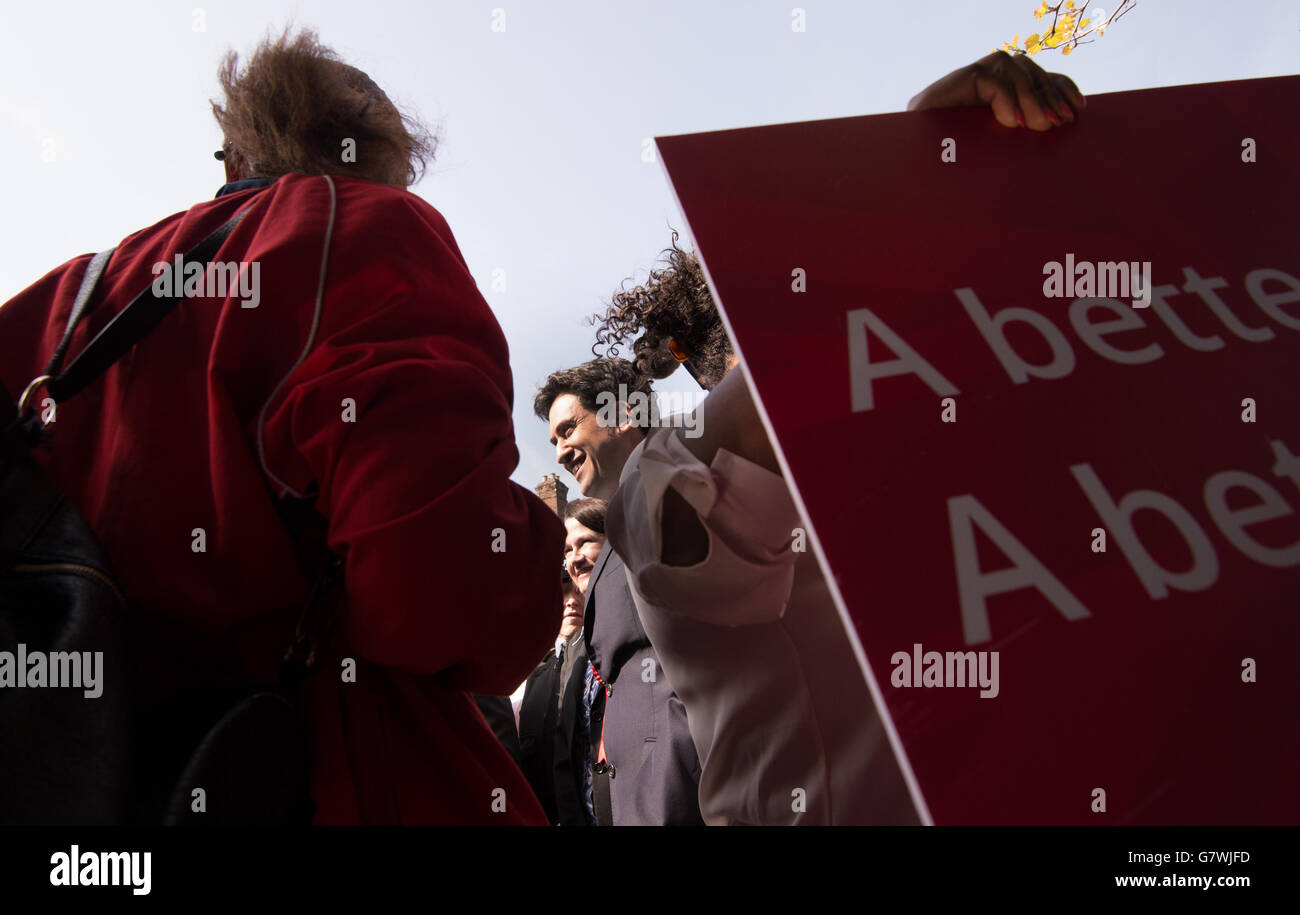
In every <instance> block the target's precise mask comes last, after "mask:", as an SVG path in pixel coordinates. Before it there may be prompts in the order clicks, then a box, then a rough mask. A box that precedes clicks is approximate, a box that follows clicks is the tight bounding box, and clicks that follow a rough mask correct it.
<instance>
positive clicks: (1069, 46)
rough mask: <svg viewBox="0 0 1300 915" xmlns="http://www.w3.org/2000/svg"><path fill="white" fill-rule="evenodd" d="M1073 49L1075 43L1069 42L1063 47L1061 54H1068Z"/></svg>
mask: <svg viewBox="0 0 1300 915" xmlns="http://www.w3.org/2000/svg"><path fill="white" fill-rule="evenodd" d="M1073 50H1074V45H1068V44H1067V45H1066V46H1065V47H1063V48H1061V54H1062V56H1064V55H1066V54H1069V53H1070V52H1071V51H1073Z"/></svg>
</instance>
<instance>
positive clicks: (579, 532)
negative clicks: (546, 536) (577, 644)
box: [564, 518, 605, 619]
mask: <svg viewBox="0 0 1300 915" xmlns="http://www.w3.org/2000/svg"><path fill="white" fill-rule="evenodd" d="M564 529H565V530H566V531H567V532H568V533H567V536H565V538H564V567H565V568H566V569H568V570H569V577H570V578H572V579H573V583H574V584H576V585H577V586H578V592H579V595H580V596H582V597H585V596H586V594H587V580H588V579H589V578H591V570H592V569H594V568H595V567H596V558H597V557H598V556H600V548H601V547H603V546H604V545H605V535H604V534H597V533H596V532H595V531H593V530H592V529H591V528H589V527H584V526H583V525H581V524H579V523H578V519H577V518H569V519H568V520H566V521H565V522H564ZM581 613H582V611H581V608H579V619H581Z"/></svg>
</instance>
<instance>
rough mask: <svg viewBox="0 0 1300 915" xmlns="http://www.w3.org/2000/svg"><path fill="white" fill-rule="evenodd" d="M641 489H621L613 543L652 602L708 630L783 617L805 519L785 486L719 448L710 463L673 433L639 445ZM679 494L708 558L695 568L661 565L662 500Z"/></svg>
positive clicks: (612, 529)
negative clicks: (704, 538) (694, 518)
mask: <svg viewBox="0 0 1300 915" xmlns="http://www.w3.org/2000/svg"><path fill="white" fill-rule="evenodd" d="M628 467H629V470H631V469H635V470H636V471H639V473H640V480H639V485H633V486H625V487H623V488H622V489H620V490H619V493H618V495H616V496H615V499H616V500H617V501H618V506H617V509H611V520H613V518H614V516H616V515H617V516H619V517H618V518H617V521H616V522H615V523H611V525H610V535H609V536H610V540H611V542H612V543H613V544H614V548H615V549H616V550H618V553H619V555H620V556H622V557H623V561H624V563H625V565H626V566H627V569H628V574H629V575H630V576H632V577H633V580H634V583H635V584H636V586H637V589H638V590H639V591H640V592H641V593H642V594H643V595H644V596H645V598H646V600H648V601H649V602H650V603H652V604H654V605H656V606H657V607H661V608H663V610H664V612H665V613H670V614H676V615H681V616H688V617H690V618H692V619H695V620H697V621H699V622H702V623H713V624H717V625H725V626H744V625H748V624H753V623H770V622H773V621H775V620H778V619H780V618H781V616H782V615H783V614H784V613H785V608H786V604H787V602H788V601H789V599H790V587H791V584H792V582H793V580H794V564H795V562H796V561H797V560H798V558H799V554H798V553H797V552H795V550H794V542H795V537H794V529H795V528H796V527H799V526H800V524H801V522H800V520H799V513H798V511H797V510H796V509H795V506H794V503H793V501H792V500H791V498H790V492H789V489H788V488H787V487H786V485H785V480H784V479H782V478H781V477H780V476H777V475H776V474H773V473H771V472H770V471H768V470H765V469H763V468H762V467H759V466H758V465H756V464H753V463H751V462H749V461H747V460H745V459H744V458H740V457H737V456H736V455H734V454H732V453H731V452H729V451H725V450H719V451H718V453H717V454H716V455H715V456H714V459H713V463H712V465H711V466H706V465H705V464H704V463H703V462H702V461H700V460H699V459H697V458H696V457H695V456H694V455H692V454H691V453H690V451H688V450H687V448H686V446H685V445H684V444H683V443H682V441H681V439H679V438H678V437H677V435H676V434H675V431H674V430H673V429H667V428H665V429H656V430H654V431H652V432H651V433H650V435H649V436H647V438H646V441H645V442H644V444H643V446H642V451H641V457H640V461H639V463H637V464H636V465H635V468H633V463H632V462H631V461H629V463H628ZM669 487H671V488H673V489H675V490H676V491H677V492H678V493H679V494H680V495H681V496H682V497H683V498H684V499H685V500H686V501H687V502H688V503H689V504H690V505H691V507H692V508H694V509H695V511H696V513H697V514H698V516H699V519H700V523H701V524H703V525H704V528H705V530H706V531H707V532H708V536H709V551H708V554H707V555H706V556H705V558H704V559H703V560H702V561H701V562H699V563H698V564H696V565H693V566H669V565H664V564H663V563H662V562H661V561H660V557H661V556H662V542H663V530H662V525H661V518H662V513H663V498H664V494H665V493H666V492H667V490H668V489H669Z"/></svg>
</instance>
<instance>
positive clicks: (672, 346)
mask: <svg viewBox="0 0 1300 915" xmlns="http://www.w3.org/2000/svg"><path fill="white" fill-rule="evenodd" d="M668 352H670V353H672V354H673V358H674V359H676V360H677V361H678V362H685V361H686V360H687V359H689V358H690V356H688V355H686V352H685V351H684V350H683V349H682V348H681V347H679V346H678V345H677V341H676V340H674V339H673V338H672V337H669V338H668Z"/></svg>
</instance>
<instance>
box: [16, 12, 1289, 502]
mask: <svg viewBox="0 0 1300 915" xmlns="http://www.w3.org/2000/svg"><path fill="white" fill-rule="evenodd" d="M797 5H798V6H800V7H802V8H803V9H804V10H805V11H806V24H807V30H806V31H805V32H803V33H796V32H794V31H792V29H791V22H792V15H791V11H792V9H794V8H795V6H796V3H795V2H787V0H781V2H777V0H725V2H724V0H659V2H649V0H603V2H594V0H484V2H474V0H429V2H411V3H402V2H395V0H366V2H345V0H320V2H313V0H302V2H297V3H293V2H283V0H237V2H208V3H201V4H197V3H195V2H193V0H189V2H185V3H178V2H173V3H166V2H146V0H134V2H133V0H117V2H114V3H111V4H109V3H104V2H102V0H86V2H76V0H59V2H51V3H32V4H29V3H17V2H14V0H5V4H4V9H3V22H4V26H3V31H2V32H0V168H2V169H3V174H4V176H5V179H6V187H5V191H4V201H5V206H4V209H3V225H2V226H0V301H3V300H5V299H8V298H9V297H10V296H12V295H13V294H15V293H17V292H18V291H20V290H21V289H23V288H24V287H26V286H27V285H28V284H30V283H31V282H33V281H35V280H36V279H37V278H39V277H40V276H41V275H42V274H44V273H45V272H47V271H48V270H50V269H52V268H53V267H56V266H58V265H59V264H61V263H63V262H64V261H66V260H68V259H69V258H72V257H74V256H76V255H78V254H83V253H86V252H90V251H97V250H100V249H102V248H106V247H108V246H110V245H113V244H116V243H117V242H118V241H119V240H120V239H121V238H122V237H123V236H125V235H127V234H130V233H131V232H134V231H136V230H137V229H140V228H143V227H144V226H147V225H150V224H152V223H154V222H157V221H158V220H160V219H163V218H164V217H166V216H168V215H170V214H172V213H175V212H178V211H181V210H184V209H186V208H188V207H190V206H192V205H193V204H195V203H198V202H200V201H203V200H207V199H209V198H211V196H212V195H213V194H214V193H215V192H216V190H217V188H218V187H219V186H220V185H221V183H222V181H223V177H222V171H221V165H220V164H219V163H218V162H216V161H215V160H214V159H213V158H212V151H213V150H215V149H216V148H217V147H218V146H219V145H220V143H221V134H220V131H219V130H218V129H217V126H216V122H215V121H214V120H213V119H212V116H211V113H210V109H209V105H208V100H209V99H211V98H213V97H215V96H216V94H217V81H216V69H217V64H218V62H219V60H220V58H221V55H222V54H223V52H225V51H226V50H227V49H229V48H234V49H235V50H237V51H240V52H241V53H246V52H247V51H249V50H250V49H251V48H252V47H253V45H254V44H255V43H256V42H257V41H258V40H259V39H260V38H261V37H262V36H263V35H264V34H265V32H266V31H267V30H268V29H278V28H280V27H282V26H283V25H284V24H286V23H288V22H290V21H292V22H294V23H295V24H297V25H299V26H311V27H314V28H315V29H317V31H318V32H319V34H320V37H321V40H322V41H323V42H324V43H325V44H327V45H330V46H332V47H333V48H334V49H335V50H336V51H337V52H339V54H340V55H341V56H342V57H343V58H344V59H345V60H346V61H348V62H349V63H352V64H353V65H355V66H358V67H360V68H361V69H363V70H365V71H367V72H368V73H369V74H370V75H371V77H372V78H374V80H375V81H376V82H377V83H379V85H380V86H382V87H383V88H384V89H385V90H386V91H387V93H388V94H389V95H390V96H391V97H392V98H393V99H394V100H395V101H397V102H398V103H399V104H401V105H403V106H406V107H408V108H410V109H413V110H414V111H416V112H417V113H419V114H420V115H421V116H422V117H424V118H425V119H426V121H428V122H430V123H432V124H433V125H435V126H437V127H438V128H439V129H440V131H441V133H442V137H443V141H444V142H443V145H442V147H441V150H440V153H439V156H438V160H437V162H436V163H435V165H434V166H433V168H432V169H431V170H430V173H429V175H428V176H427V177H426V178H425V179H424V180H423V181H422V182H421V183H420V184H418V185H416V186H415V187H414V188H413V191H414V192H415V193H417V194H419V195H420V196H421V197H423V198H424V199H426V200H428V201H429V202H430V203H431V204H433V205H434V206H435V207H437V208H438V209H439V210H440V211H441V212H442V213H443V214H444V215H445V216H446V217H447V220H448V222H449V223H450V225H451V227H452V230H453V232H454V233H455V235H456V238H457V240H458V242H459V244H460V247H461V250H462V251H463V252H464V254H465V257H466V260H467V261H468V263H469V267H470V270H471V271H472V272H473V274H474V276H475V278H476V279H477V281H478V284H479V287H480V289H481V290H482V291H483V294H484V295H485V297H486V298H487V300H488V302H489V303H491V305H492V307H493V309H494V311H495V312H496V315H497V318H498V319H499V320H500V322H501V325H502V327H503V328H504V330H505V334H506V338H507V340H508V341H509V343H510V350H511V367H512V369H513V372H514V381H515V404H516V410H515V424H516V437H517V439H518V443H519V448H520V454H521V463H520V467H519V469H518V471H516V473H515V479H516V480H518V481H519V482H520V483H522V484H524V485H527V486H528V487H530V488H531V487H532V486H533V485H535V484H536V483H537V482H538V481H539V480H540V479H541V477H542V475H543V474H545V473H550V472H553V471H555V470H556V469H557V467H556V465H555V462H554V449H553V448H552V447H551V446H550V445H549V444H548V443H547V441H546V439H547V437H548V433H547V431H546V428H545V425H544V424H543V423H542V422H541V421H540V420H537V419H535V418H534V417H533V415H532V410H531V402H532V396H533V393H534V392H535V390H536V387H537V386H538V384H540V383H541V381H542V380H544V378H545V376H546V374H547V373H548V372H550V371H552V370H554V369H558V368H567V367H569V366H572V365H574V364H576V363H578V362H582V361H584V360H586V359H589V358H591V352H590V347H591V344H592V343H593V342H594V337H593V330H592V328H590V327H588V326H587V325H586V324H585V323H584V318H585V317H586V316H588V315H590V314H592V313H593V312H595V311H596V310H598V309H600V308H601V307H602V306H603V304H604V303H605V302H606V301H607V299H608V296H609V295H610V293H611V292H612V291H613V290H615V289H616V288H617V287H618V285H619V284H620V283H621V282H622V281H623V279H624V278H627V277H630V276H635V277H638V278H639V277H642V276H644V272H645V269H646V268H647V267H649V266H650V264H651V263H652V262H653V261H654V259H655V258H656V256H657V254H658V252H659V251H660V250H661V249H662V248H664V247H665V246H666V245H667V243H668V240H669V227H670V226H671V227H676V228H679V229H683V230H684V229H685V223H684V220H683V219H682V217H681V214H680V212H679V211H678V209H677V206H676V204H675V202H674V199H673V195H672V192H671V189H670V188H669V186H668V183H667V179H666V177H665V176H664V173H663V170H662V168H661V166H660V165H659V164H658V163H657V162H645V161H643V158H642V150H643V140H644V139H645V138H648V137H653V136H656V135H667V134H678V133H692V132H697V131H705V130H717V129H723V128H732V127H743V126H751V125H759V124H772V123H781V122H788V121H803V120H814V119H819V118H830V117H844V116H849V115H856V114H878V113H883V112H891V111H900V110H902V109H903V108H904V107H905V106H906V104H907V100H908V99H909V98H910V97H911V96H912V95H913V94H915V93H916V92H917V91H919V90H920V89H922V88H923V87H924V86H926V85H927V84H929V83H930V82H932V81H933V80H935V79H937V78H938V77H940V76H942V75H943V74H945V73H947V72H948V71H950V70H953V69H955V68H957V67H959V66H961V65H963V64H966V63H969V62H971V61H973V60H975V59H977V58H979V57H982V56H983V55H985V54H987V53H988V52H989V51H990V49H992V48H993V47H994V46H998V45H1000V44H1001V43H1002V42H1003V41H1007V40H1010V39H1011V37H1012V36H1013V35H1016V34H1019V35H1020V36H1022V37H1024V36H1026V35H1028V34H1029V33H1030V32H1035V31H1041V30H1042V26H1041V24H1039V23H1036V22H1035V20H1034V18H1033V15H1032V12H1033V9H1034V7H1035V6H1036V5H1037V3H1036V2H1035V0H985V2H981V3H974V2H942V0H937V2H924V3H922V2H911V0H895V2H892V3H883V2H853V0H834V2H832V0H797ZM1098 6H1101V7H1104V8H1106V9H1108V10H1113V9H1115V8H1116V7H1117V6H1118V0H1109V2H1107V0H1096V2H1094V4H1093V7H1092V9H1096V8H1097V7H1098ZM496 10H501V11H504V14H505V15H504V26H505V28H504V31H493V28H492V26H493V22H494V20H495V21H496V22H497V23H501V22H502V18H501V16H500V15H499V14H497V15H495V17H494V11H496ZM199 26H202V29H201V30H199ZM1298 43H1300V9H1297V8H1295V7H1294V5H1293V4H1285V3H1282V2H1268V0H1260V2H1244V0H1243V2H1233V3H1226V2H1218V3H1210V2H1202V0H1179V2H1173V0H1139V3H1138V4H1137V7H1136V8H1135V9H1134V10H1133V11H1131V12H1129V13H1128V14H1127V15H1126V16H1125V17H1124V18H1123V19H1122V20H1120V21H1119V22H1118V23H1116V24H1115V25H1114V26H1113V27H1112V28H1111V29H1110V30H1109V31H1108V32H1107V33H1106V35H1105V36H1104V37H1102V38H1101V39H1100V40H1098V41H1097V42H1095V43H1093V44H1089V45H1085V46H1082V47H1080V48H1079V49H1078V50H1077V51H1075V52H1074V54H1072V55H1071V56H1070V57H1068V58H1062V57H1061V56H1060V55H1059V54H1058V53H1056V52H1051V53H1044V54H1040V55H1038V56H1037V57H1036V60H1037V61H1038V62H1039V63H1040V64H1041V65H1042V66H1044V67H1045V68H1046V69H1048V70H1054V71H1060V72H1064V73H1067V74H1069V75H1070V76H1071V77H1072V78H1073V79H1074V80H1075V81H1076V82H1077V83H1078V85H1079V87H1080V89H1081V90H1082V91H1083V92H1084V93H1085V94H1094V93H1103V92H1117V91H1123V90H1128V89H1144V88H1150V87H1153V86H1168V85H1177V84H1181V83H1199V82H1212V81H1217V80H1229V79H1248V78H1252V77H1262V76H1279V75H1284V74H1289V73H1294V72H1295V71H1296V63H1297V61H1298V60H1300V53H1297V45H1298ZM990 116H991V115H990ZM1084 120H1085V121H1086V114H1085V118H1084ZM51 155H52V158H53V161H47V159H49V158H50V157H51ZM1106 168H1107V163H1105V162H1099V163H1097V173H1096V175H1095V176H1092V177H1100V176H1104V174H1105V171H1106ZM688 241H689V239H688ZM496 269H501V270H504V271H505V274H504V276H505V280H506V288H505V290H504V291H496V290H494V289H493V288H492V277H493V271H494V270H496ZM679 375H680V376H681V377H680V378H677V377H676V376H675V377H674V379H672V382H673V383H669V382H661V383H660V385H659V387H660V389H661V390H666V391H667V390H680V391H690V390H694V384H693V382H691V380H690V379H689V378H688V377H686V376H685V374H684V373H679ZM561 478H562V479H564V480H565V481H566V482H567V483H568V484H569V485H570V487H571V488H573V489H575V490H576V486H575V484H574V483H573V481H572V479H571V478H569V477H568V475H567V474H564V473H563V472H561ZM574 495H576V492H575V493H574Z"/></svg>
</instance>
